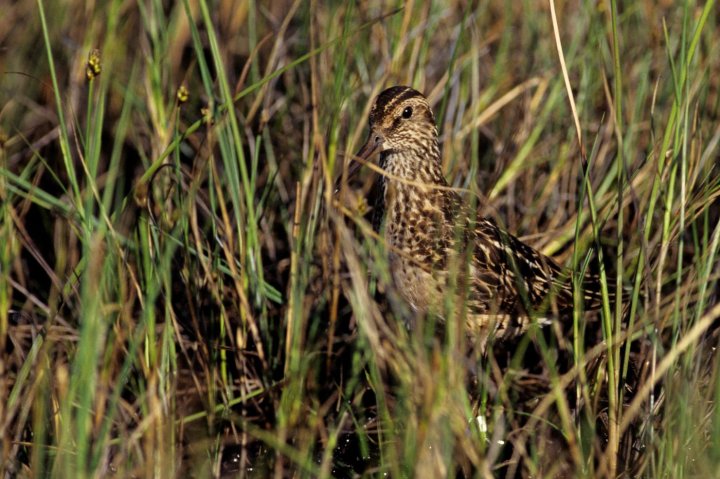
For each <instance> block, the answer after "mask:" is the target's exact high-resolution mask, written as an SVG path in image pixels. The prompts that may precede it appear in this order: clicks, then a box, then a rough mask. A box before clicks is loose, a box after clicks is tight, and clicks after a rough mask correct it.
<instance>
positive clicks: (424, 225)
mask: <svg viewBox="0 0 720 479" xmlns="http://www.w3.org/2000/svg"><path fill="white" fill-rule="evenodd" d="M369 120H370V133H369V135H368V138H367V141H366V143H365V145H364V146H363V147H362V148H361V149H360V151H359V152H358V154H357V157H358V158H359V159H361V160H364V161H368V160H370V159H371V158H372V157H374V156H376V155H379V163H380V167H381V168H382V169H383V170H384V173H383V174H382V175H381V181H382V201H381V202H380V203H381V206H384V217H385V220H384V239H385V242H386V245H387V249H388V252H389V253H388V254H389V262H390V268H391V271H392V275H393V279H394V283H395V287H396V288H397V291H398V292H399V293H400V296H401V297H402V298H403V299H404V300H405V301H406V302H407V303H408V304H409V305H410V307H411V308H412V309H413V310H414V311H415V312H417V313H419V314H427V313H433V314H436V315H438V316H439V317H440V318H441V319H442V318H443V305H444V304H446V303H445V302H446V300H447V299H448V294H452V295H453V298H460V299H462V303H460V304H465V305H466V308H467V310H466V314H465V315H464V317H465V330H466V332H467V333H468V336H469V337H470V338H471V339H473V340H474V341H475V342H476V343H477V341H479V342H480V344H481V345H482V347H483V348H484V346H485V344H486V341H487V339H488V338H490V337H493V338H495V339H496V340H498V339H500V340H502V339H508V338H511V337H514V336H517V335H519V334H522V333H523V332H525V331H526V330H527V329H528V327H529V326H530V325H531V324H533V322H534V321H535V322H537V323H538V324H541V325H542V324H547V323H549V322H550V321H552V319H554V318H559V317H562V316H563V315H567V314H568V313H570V312H571V311H572V309H573V286H572V281H571V274H570V272H569V271H567V270H564V269H563V268H561V267H560V266H559V265H558V264H557V263H556V262H555V261H553V260H552V259H551V258H549V257H547V256H545V255H543V254H541V253H539V252H538V251H536V250H535V249H533V248H532V247H530V246H528V245H526V244H525V243H523V242H522V241H520V240H519V239H517V238H516V237H515V236H513V235H511V234H509V233H507V232H505V231H504V230H502V229H501V228H499V227H498V226H497V224H496V223H495V221H493V220H492V219H491V218H487V217H484V216H482V215H481V214H479V213H478V212H477V211H475V210H472V211H470V210H471V208H469V207H468V206H467V204H466V203H467V202H465V203H464V202H463V201H462V198H461V196H460V195H459V194H458V193H457V191H454V190H453V189H452V188H450V187H449V186H448V183H447V182H446V180H445V177H444V175H443V172H442V167H441V163H440V158H441V157H440V146H439V143H438V130H437V126H436V124H435V117H434V115H433V112H432V110H431V108H430V105H429V103H428V101H427V99H426V98H425V97H424V96H423V95H422V94H421V93H420V92H418V91H416V90H414V89H412V88H410V87H406V86H395V87H392V88H388V89H387V90H385V91H383V92H382V93H380V95H378V97H377V98H376V99H375V102H374V104H373V107H372V109H371V111H370V119H369ZM359 166H360V164H359V163H357V162H356V163H355V164H353V165H352V167H351V170H357V169H358V167H359ZM350 174H352V173H350ZM582 283H583V284H582V286H583V292H582V297H583V298H584V303H585V304H584V306H585V309H586V310H590V309H597V308H599V307H600V306H601V304H602V303H601V300H602V297H601V293H600V288H599V284H598V281H597V278H596V277H587V278H585V279H584V280H583V282H582Z"/></svg>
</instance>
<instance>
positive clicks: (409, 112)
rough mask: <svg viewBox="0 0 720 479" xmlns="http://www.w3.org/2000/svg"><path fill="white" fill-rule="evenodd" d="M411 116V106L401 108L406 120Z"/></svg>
mask: <svg viewBox="0 0 720 479" xmlns="http://www.w3.org/2000/svg"><path fill="white" fill-rule="evenodd" d="M411 116H412V108H411V107H409V106H408V107H406V108H405V109H404V110H403V112H402V117H403V118H405V119H406V120H407V119H408V118H410V117H411Z"/></svg>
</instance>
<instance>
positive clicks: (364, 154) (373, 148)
mask: <svg viewBox="0 0 720 479" xmlns="http://www.w3.org/2000/svg"><path fill="white" fill-rule="evenodd" d="M382 143H383V137H382V135H381V134H380V133H378V132H376V131H374V130H370V134H369V135H368V137H367V140H365V144H364V145H363V146H362V148H360V151H358V152H357V153H356V154H355V156H353V157H352V158H351V159H350V165H349V166H348V170H347V177H346V180H345V181H347V180H349V179H351V178H352V177H353V176H355V175H356V174H357V172H358V171H360V167H361V166H362V165H363V163H365V162H367V161H370V159H371V158H372V157H373V155H375V154H376V153H378V152H379V151H380V150H381V148H382ZM358 160H360V161H358ZM341 182H342V175H341V176H340V178H338V181H337V182H336V183H335V193H337V192H338V191H340V183H341Z"/></svg>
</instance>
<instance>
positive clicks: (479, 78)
mask: <svg viewBox="0 0 720 479" xmlns="http://www.w3.org/2000/svg"><path fill="white" fill-rule="evenodd" d="M88 8H89V10H88ZM551 9H556V10H555V14H556V19H557V20H556V29H553V22H552V15H551ZM2 17H3V18H0V25H5V26H6V27H8V28H0V32H5V33H0V35H4V36H3V37H0V44H3V45H5V46H6V47H5V49H4V55H5V56H4V57H3V58H2V61H1V62H0V65H2V68H3V72H2V77H0V78H2V82H1V83H0V88H2V96H3V97H4V98H6V103H5V104H4V106H3V107H2V108H0V199H1V200H2V201H1V206H0V210H1V213H0V215H1V217H2V222H1V223H0V270H1V271H2V274H0V351H2V353H1V354H2V358H1V360H0V376H1V377H2V381H0V398H1V399H2V400H0V421H1V423H2V428H0V431H2V433H1V434H2V448H0V454H2V457H1V458H0V471H2V473H3V474H7V475H11V476H12V475H18V474H28V475H29V474H32V475H37V476H44V475H49V476H61V477H67V476H75V475H78V476H101V475H108V474H110V473H113V474H116V475H119V476H129V475H136V476H143V477H145V476H152V475H158V476H185V475H187V474H192V475H196V476H203V477H204V476H221V475H228V474H234V473H238V472H239V473H240V474H241V475H248V476H256V477H268V476H270V475H273V476H274V477H284V476H308V477H316V476H320V477H335V476H337V477H353V476H354V475H381V474H389V475H391V476H393V477H403V476H426V477H440V476H452V475H465V476H468V477H476V476H478V477H489V476H503V477H515V476H520V477H527V476H533V477H557V476H559V475H561V474H565V475H572V476H586V477H616V476H617V475H620V474H625V475H632V476H643V477H660V476H663V475H666V476H669V477H680V476H684V475H710V474H711V473H712V472H714V471H715V470H716V469H717V465H718V460H719V459H718V458H720V442H718V439H717V438H718V437H720V434H718V430H719V429H720V417H719V416H718V414H717V412H716V408H715V401H716V400H717V398H718V394H719V393H718V391H720V386H718V385H719V384H720V382H719V381H718V378H717V372H718V368H717V355H716V345H717V331H716V321H717V318H718V316H720V309H719V307H718V298H717V294H718V288H717V280H718V275H719V274H720V268H719V266H718V265H719V264H720V262H718V248H719V247H720V246H719V244H720V227H719V226H718V221H719V219H720V217H719V215H718V207H717V206H718V194H719V192H720V175H719V174H718V170H717V161H716V158H717V155H718V153H717V144H718V136H719V134H720V133H719V131H720V130H718V128H717V125H716V124H717V121H716V120H717V116H718V105H719V102H720V100H719V98H720V97H719V96H718V91H719V88H720V85H719V84H718V80H717V78H716V76H715V75H713V74H712V73H713V72H714V71H717V69H718V68H719V67H720V65H718V61H719V60H718V57H717V55H713V54H712V53H713V45H715V43H716V42H717V41H718V38H717V37H718V31H719V30H718V29H717V28H715V27H716V23H717V13H716V9H715V8H714V2H712V1H709V2H706V3H705V4H702V5H696V4H695V3H693V2H684V3H683V4H682V5H673V6H660V5H656V4H654V3H653V2H637V3H635V4H633V5H629V6H624V7H623V6H621V5H617V3H616V2H614V1H613V2H610V3H609V4H607V5H606V4H601V5H598V6H593V7H592V8H590V7H588V8H585V7H578V6H575V5H570V4H568V5H562V6H561V5H553V3H552V2H550V3H549V4H548V5H544V4H543V5H535V4H532V5H531V4H529V3H502V2H489V3H479V4H477V5H475V4H464V3H462V2H450V3H448V4H433V3H423V4H408V5H402V6H398V8H392V7H385V6H383V5H381V4H354V3H350V4H348V5H340V4H338V5H320V4H317V3H316V2H310V3H306V2H300V1H295V2H272V3H271V4H269V5H264V4H261V3H257V2H247V3H245V4H242V5H239V6H238V5H234V4H232V2H219V3H217V4H216V5H212V6H211V5H208V4H207V2H205V1H202V0H201V1H199V2H197V3H191V2H182V3H179V4H177V5H173V6H166V5H162V4H161V3H159V2H149V3H142V4H138V5H134V4H133V5H130V4H126V3H125V2H121V1H116V2H111V3H110V5H109V8H107V9H97V10H95V9H93V8H91V7H86V6H85V5H84V4H80V2H64V3H51V4H46V3H45V2H42V1H38V2H37V3H36V4H28V3H22V2H21V3H18V4H16V5H13V6H12V7H9V8H8V9H7V12H6V14H5V15H3V16H2ZM13 25H14V26H13ZM19 25H23V30H22V31H21V30H20V29H19V27H18V26H19ZM558 46H559V47H560V48H558ZM560 51H561V52H562V58H563V60H564V62H565V65H566V78H565V79H564V78H563V74H562V69H561V66H560V65H561V63H560V55H559V52H560ZM96 52H99V55H98V54H97V53H96ZM566 82H567V85H566ZM391 84H411V85H412V86H414V87H415V88H418V89H420V90H423V91H424V92H425V93H427V94H428V96H429V98H430V100H431V102H432V103H433V105H434V108H435V111H436V113H437V116H438V120H439V124H440V128H441V135H442V140H443V166H444V168H445V171H446V174H447V177H448V179H449V180H450V182H451V184H453V185H454V186H456V187H459V188H462V189H465V190H470V191H472V192H473V193H475V194H474V195H470V196H469V198H468V201H477V198H480V200H479V207H480V208H483V210H484V211H487V212H488V214H491V215H493V216H495V217H496V219H497V220H498V221H500V222H502V223H504V224H505V225H506V226H507V227H508V228H509V229H510V230H511V231H513V232H516V233H518V234H519V235H522V236H523V237H524V238H525V239H526V240H527V241H528V242H529V243H531V244H533V245H534V246H536V247H538V248H540V249H542V250H543V251H544V252H546V253H548V254H552V255H554V256H555V257H556V258H557V259H558V260H559V261H561V262H563V263H564V264H566V265H567V266H569V267H572V268H573V270H574V271H578V272H581V271H594V272H599V273H600V274H601V275H602V277H603V278H604V280H603V284H604V288H605V290H606V292H607V299H608V301H607V302H606V304H605V307H604V308H603V311H602V312H601V313H600V317H599V318H598V321H596V322H587V321H585V317H584V316H582V315H580V314H577V315H576V317H575V318H574V321H573V323H572V324H568V325H565V326H566V329H565V330H564V331H559V330H552V331H545V332H539V331H536V332H534V333H531V334H528V335H527V336H526V337H524V338H523V339H522V340H520V341H518V342H517V343H513V344H510V345H498V346H497V347H496V348H494V349H493V350H492V351H491V352H490V354H488V355H487V356H478V355H474V356H473V355H468V354H466V353H465V348H464V338H463V335H462V333H461V329H460V328H459V327H458V324H459V323H458V322H457V321H448V323H447V326H446V327H445V330H444V331H442V332H441V333H442V334H437V331H436V329H437V328H435V327H433V326H432V325H431V324H427V325H426V327H416V328H414V329H412V330H408V329H407V328H405V327H404V326H403V322H404V321H405V320H407V319H408V318H410V316H411V315H410V313H409V312H408V311H407V307H406V306H405V305H404V304H403V303H402V301H401V300H399V298H398V297H397V295H396V294H395V292H394V290H393V287H392V282H391V280H390V277H391V276H390V272H389V266H388V263H387V260H386V257H387V256H386V251H385V245H384V244H383V242H382V239H381V237H380V236H378V234H377V233H375V232H374V231H373V230H372V228H371V226H370V223H369V221H368V220H367V217H368V215H369V214H371V213H370V212H369V210H370V209H371V205H372V200H371V198H369V190H370V186H371V182H372V178H370V174H369V173H368V174H367V175H366V176H365V177H364V178H361V180H360V181H358V182H356V183H352V184H349V185H346V187H345V188H343V191H342V194H341V195H336V194H334V188H333V185H334V182H335V179H336V178H337V176H338V175H339V174H340V171H341V170H342V168H343V165H344V164H345V162H346V161H347V158H348V157H349V156H350V155H351V154H352V153H353V152H354V150H355V148H356V147H357V146H358V145H359V143H360V141H361V140H362V136H363V135H364V134H365V123H366V121H365V119H366V117H367V113H368V110H369V107H370V104H371V101H372V98H373V96H374V95H375V94H377V93H378V92H379V91H381V90H382V89H383V88H384V87H386V86H388V85H391ZM567 86H569V88H567ZM569 98H573V99H574V102H575V103H576V111H575V112H573V111H572V110H571V108H570V107H569V102H568V99H569ZM579 277H580V276H578V279H579ZM623 291H629V297H628V300H627V301H625V302H624V304H619V303H618V304H615V303H614V302H612V301H610V298H611V296H612V294H615V295H618V296H621V295H622V292H623ZM457 319H458V321H461V320H462V314H461V312H459V313H458V315H457Z"/></svg>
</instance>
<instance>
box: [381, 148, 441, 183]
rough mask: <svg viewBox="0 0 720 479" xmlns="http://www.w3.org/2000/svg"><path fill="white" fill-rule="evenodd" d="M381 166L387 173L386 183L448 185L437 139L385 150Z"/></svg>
mask: <svg viewBox="0 0 720 479" xmlns="http://www.w3.org/2000/svg"><path fill="white" fill-rule="evenodd" d="M380 166H381V167H382V168H383V170H385V172H386V173H387V175H385V177H384V178H383V181H384V182H385V183H387V182H388V181H389V182H397V183H404V184H405V185H406V186H413V185H414V186H416V187H417V186H420V185H422V184H427V185H441V186H446V185H447V182H446V181H445V176H444V175H443V172H442V167H441V165H440V148H439V147H438V144H437V142H436V141H435V142H429V143H428V144H425V145H423V144H419V145H416V146H415V147H414V148H412V149H404V150H389V151H386V152H383V153H382V154H381V157H380Z"/></svg>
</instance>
